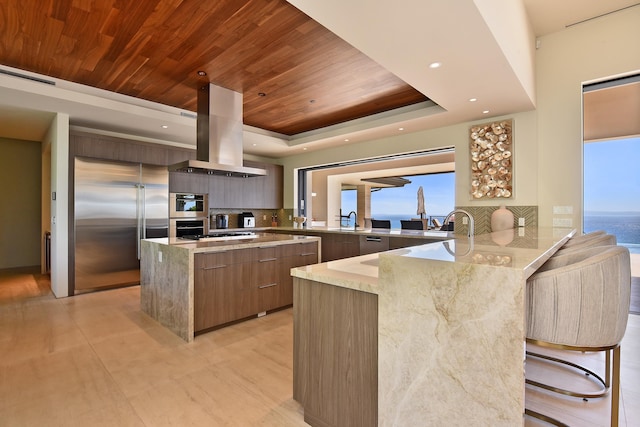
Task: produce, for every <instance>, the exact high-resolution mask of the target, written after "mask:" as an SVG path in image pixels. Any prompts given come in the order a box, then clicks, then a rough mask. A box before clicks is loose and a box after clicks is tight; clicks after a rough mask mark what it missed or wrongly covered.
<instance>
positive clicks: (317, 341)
mask: <svg viewBox="0 0 640 427" xmlns="http://www.w3.org/2000/svg"><path fill="white" fill-rule="evenodd" d="M574 233H575V230H570V229H551V228H548V229H544V228H526V229H525V228H519V229H516V230H506V231H502V232H496V233H490V234H484V235H479V236H475V237H471V238H468V237H466V236H464V237H459V236H456V238H455V239H451V240H446V241H442V242H437V243H430V244H425V245H421V246H413V247H408V248H403V249H397V250H392V251H389V252H384V253H380V254H370V255H364V256H359V257H354V258H348V259H342V260H336V261H332V262H328V263H323V264H318V265H314V266H307V267H300V268H296V269H294V270H293V275H294V276H295V278H294V304H293V307H294V308H293V309H294V391H293V397H294V399H295V400H297V401H298V402H300V403H301V405H302V406H303V408H304V416H305V421H306V422H307V423H308V424H310V425H312V426H323V427H328V426H339V425H350V426H372V427H373V426H385V427H387V426H418V425H491V426H509V427H511V426H515V425H522V424H523V414H524V348H523V343H524V310H525V284H526V279H527V278H528V277H529V276H530V275H531V274H532V273H533V272H534V271H535V270H536V269H537V268H539V267H540V266H541V265H542V264H543V263H544V262H545V261H546V260H547V259H548V258H549V257H550V256H551V255H553V253H555V251H556V250H557V249H558V248H559V247H561V246H562V245H563V244H564V242H566V240H567V239H569V238H570V237H571V236H572V235H573V234H574Z"/></svg>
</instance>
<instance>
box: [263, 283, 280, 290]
mask: <svg viewBox="0 0 640 427" xmlns="http://www.w3.org/2000/svg"><path fill="white" fill-rule="evenodd" d="M276 285H277V283H269V284H268V285H262V286H258V289H264V288H270V287H272V286H276Z"/></svg>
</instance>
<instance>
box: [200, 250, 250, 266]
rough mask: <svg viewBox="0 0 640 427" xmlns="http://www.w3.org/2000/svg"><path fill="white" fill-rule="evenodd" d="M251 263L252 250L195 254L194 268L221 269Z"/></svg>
mask: <svg viewBox="0 0 640 427" xmlns="http://www.w3.org/2000/svg"><path fill="white" fill-rule="evenodd" d="M249 261H251V250H250V249H235V250H229V251H220V252H212V253H207V254H195V257H194V267H195V268H196V269H199V268H206V269H210V268H219V267H221V266H224V265H231V264H242V263H245V262H249Z"/></svg>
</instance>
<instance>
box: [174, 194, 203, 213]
mask: <svg viewBox="0 0 640 427" xmlns="http://www.w3.org/2000/svg"><path fill="white" fill-rule="evenodd" d="M208 216H209V201H208V197H207V195H206V194H192V193H171V194H169V217H170V218H195V217H208Z"/></svg>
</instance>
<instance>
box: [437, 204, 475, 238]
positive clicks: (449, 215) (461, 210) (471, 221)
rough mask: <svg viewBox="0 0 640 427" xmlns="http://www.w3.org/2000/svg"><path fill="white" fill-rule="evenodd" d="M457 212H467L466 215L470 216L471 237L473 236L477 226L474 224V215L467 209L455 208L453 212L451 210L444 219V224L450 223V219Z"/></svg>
mask: <svg viewBox="0 0 640 427" xmlns="http://www.w3.org/2000/svg"><path fill="white" fill-rule="evenodd" d="M456 213H462V214H465V215H466V216H468V217H469V237H471V236H473V235H474V234H475V227H474V225H473V217H472V216H471V214H470V213H469V212H467V211H465V210H464V209H454V210H452V211H451V212H449V213H448V214H447V216H446V217H445V219H444V224H443V225H449V219H451V217H452V216H453V215H455V214H456Z"/></svg>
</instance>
